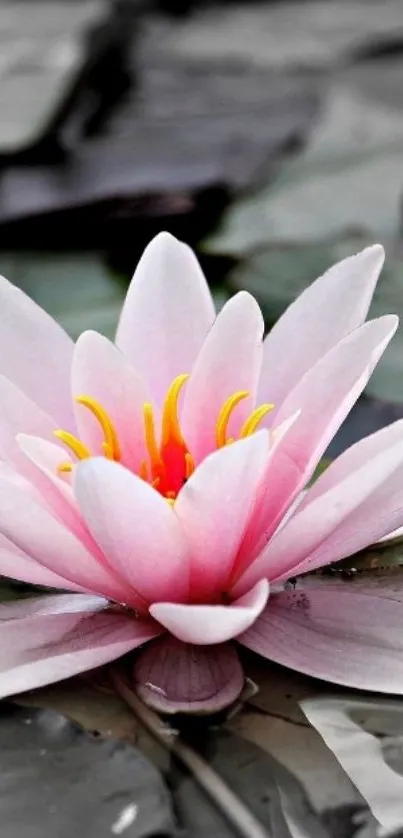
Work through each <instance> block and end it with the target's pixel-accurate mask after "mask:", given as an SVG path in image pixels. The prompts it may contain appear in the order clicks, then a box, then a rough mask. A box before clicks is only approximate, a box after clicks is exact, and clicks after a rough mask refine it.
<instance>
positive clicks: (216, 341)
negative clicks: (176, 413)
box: [182, 291, 264, 462]
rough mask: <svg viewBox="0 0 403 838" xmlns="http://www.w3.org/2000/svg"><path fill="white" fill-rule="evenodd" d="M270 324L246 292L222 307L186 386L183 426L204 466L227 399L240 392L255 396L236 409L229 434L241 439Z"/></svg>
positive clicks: (251, 405) (195, 455) (213, 448)
mask: <svg viewBox="0 0 403 838" xmlns="http://www.w3.org/2000/svg"><path fill="white" fill-rule="evenodd" d="M263 330H264V323H263V318H262V314H261V311H260V308H259V306H258V304H257V302H256V301H255V300H254V298H253V297H252V296H251V295H250V294H248V293H247V292H246V291H241V292H240V293H239V294H236V295H235V296H234V297H232V299H231V300H229V301H228V302H227V303H226V304H225V306H224V307H223V308H222V309H221V311H220V313H219V315H218V317H217V319H216V321H215V323H214V326H213V328H212V329H211V331H210V333H209V335H208V337H207V338H206V341H205V343H204V346H203V349H202V350H201V352H200V355H199V357H198V359H197V363H196V365H195V367H194V369H193V372H192V375H191V377H190V380H189V381H188V383H187V385H186V390H185V398H184V405H183V415H182V425H183V431H184V436H185V439H186V441H187V443H188V445H189V448H190V450H191V452H192V454H193V456H194V457H195V458H196V460H197V461H198V462H199V461H200V460H202V459H203V457H205V456H206V454H208V453H210V452H211V451H214V450H215V448H216V442H215V429H216V424H217V419H218V415H219V413H220V410H221V408H222V406H223V404H224V402H225V400H226V399H227V398H228V397H229V396H232V395H233V394H234V393H235V392H236V391H237V390H246V391H248V392H249V393H250V394H251V398H249V399H245V400H244V401H242V402H241V403H240V404H239V405H238V406H237V408H236V411H235V412H234V416H233V418H232V420H231V422H230V424H229V434H228V435H229V436H236V435H237V433H238V431H239V429H240V427H241V425H242V423H243V422H244V420H245V419H246V417H247V416H248V414H249V413H250V411H251V409H252V408H253V405H254V401H255V392H256V387H257V383H258V379H259V374H260V366H261V358H262V343H261V341H262V337H263Z"/></svg>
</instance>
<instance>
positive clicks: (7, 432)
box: [0, 375, 57, 479]
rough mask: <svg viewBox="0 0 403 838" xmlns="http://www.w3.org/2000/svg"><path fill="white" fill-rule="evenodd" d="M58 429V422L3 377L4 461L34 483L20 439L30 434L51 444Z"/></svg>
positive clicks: (0, 424)
mask: <svg viewBox="0 0 403 838" xmlns="http://www.w3.org/2000/svg"><path fill="white" fill-rule="evenodd" d="M56 427H57V426H56V423H55V420H54V419H52V418H51V417H50V416H49V415H48V414H46V413H44V411H43V410H42V409H41V408H40V407H38V405H37V404H35V402H33V401H31V399H30V398H28V396H26V395H25V394H24V393H23V392H22V391H21V390H19V389H18V387H16V386H15V384H13V383H12V382H11V381H8V379H7V378H4V376H2V375H0V459H2V460H5V461H6V462H7V463H9V465H10V466H12V467H13V468H15V469H16V470H17V471H19V472H20V473H21V474H22V475H24V476H25V477H27V478H28V479H30V478H31V476H32V468H31V464H30V462H29V461H28V460H27V458H26V457H25V456H24V454H22V453H21V450H20V448H19V446H18V444H17V442H16V437H17V435H18V434H19V433H26V434H32V436H40V437H43V438H44V439H48V440H51V439H52V438H53V431H54V430H56Z"/></svg>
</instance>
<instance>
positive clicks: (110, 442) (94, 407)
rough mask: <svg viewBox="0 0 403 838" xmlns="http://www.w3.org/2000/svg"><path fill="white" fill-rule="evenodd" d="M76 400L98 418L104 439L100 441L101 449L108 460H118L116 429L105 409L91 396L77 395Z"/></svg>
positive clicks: (118, 448)
mask: <svg viewBox="0 0 403 838" xmlns="http://www.w3.org/2000/svg"><path fill="white" fill-rule="evenodd" d="M76 402H77V403H78V404H82V405H84V407H87V408H88V410H90V411H91V413H92V414H93V416H95V418H96V419H97V420H98V422H99V424H100V426H101V428H102V430H103V432H104V435H105V441H104V442H103V443H102V450H103V452H104V454H105V456H106V457H108V459H109V460H117V461H119V460H120V445H119V440H118V435H117V433H116V429H115V427H114V425H113V423H112V421H111V419H110V418H109V416H108V414H107V412H106V410H105V409H104V408H103V407H102V405H100V404H99V402H97V401H96V399H93V398H92V397H91V396H77V398H76Z"/></svg>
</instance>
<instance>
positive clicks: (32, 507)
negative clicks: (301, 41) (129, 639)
mask: <svg viewBox="0 0 403 838" xmlns="http://www.w3.org/2000/svg"><path fill="white" fill-rule="evenodd" d="M0 533H2V534H3V535H4V536H5V537H6V538H8V539H9V540H10V541H12V542H13V543H14V544H15V545H16V546H17V547H19V548H20V550H22V551H23V552H25V553H27V554H28V555H29V556H30V557H32V558H33V559H35V561H37V562H38V563H39V564H41V565H43V566H44V567H47V568H48V569H49V570H51V571H52V572H53V573H56V574H58V575H59V576H62V577H63V578H65V579H68V580H70V581H71V582H73V583H74V584H75V585H78V586H80V587H82V588H85V589H86V590H89V591H93V592H94V593H99V594H102V595H104V596H106V597H107V598H108V599H114V600H118V601H120V602H131V603H132V604H133V605H134V606H135V607H137V604H138V600H137V598H136V596H135V593H134V592H133V591H130V589H129V587H128V586H127V585H125V584H124V583H123V582H121V581H120V580H119V579H118V577H117V576H116V575H114V573H113V571H111V570H110V568H109V567H108V566H107V565H106V563H105V564H101V563H100V562H99V561H98V559H97V558H96V557H94V556H93V555H91V553H90V552H89V551H88V550H87V549H86V548H85V547H84V545H83V544H82V543H81V542H80V541H78V539H77V538H75V536H74V535H73V534H72V533H71V532H69V530H68V529H66V527H65V526H63V525H62V524H61V523H60V522H59V521H57V520H56V518H54V517H53V516H52V515H51V514H50V513H49V512H48V511H47V509H45V508H43V507H42V506H40V505H39V504H38V503H36V502H35V501H34V500H32V498H30V497H29V495H28V494H26V493H25V492H24V491H23V490H21V489H19V488H18V487H17V486H14V485H13V484H11V483H10V482H8V481H5V480H0Z"/></svg>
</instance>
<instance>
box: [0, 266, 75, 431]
mask: <svg viewBox="0 0 403 838" xmlns="http://www.w3.org/2000/svg"><path fill="white" fill-rule="evenodd" d="M0 311H1V338H0V372H1V374H2V375H4V376H5V377H6V378H8V379H10V381H12V382H13V383H14V384H15V385H16V386H17V387H18V388H19V389H20V390H22V392H23V393H25V394H26V396H28V397H29V398H30V399H32V400H33V401H34V402H35V403H36V404H38V405H39V406H40V407H41V408H42V410H43V411H45V413H48V414H49V415H50V416H53V417H54V418H55V419H57V421H58V422H59V423H60V424H61V426H62V427H67V428H74V419H73V415H72V407H71V397H70V366H71V358H72V354H73V341H72V340H71V339H70V338H69V337H68V335H67V334H66V333H65V332H64V331H63V329H62V328H61V326H59V325H58V324H57V323H56V321H55V320H53V319H52V318H51V317H49V315H48V314H46V312H45V311H43V309H41V308H40V307H39V306H38V305H36V303H34V302H33V301H32V300H30V299H29V297H27V296H26V295H25V294H24V293H23V292H22V291H21V290H20V289H19V288H16V287H15V286H14V285H12V284H11V283H10V282H7V280H6V279H3V277H0Z"/></svg>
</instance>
